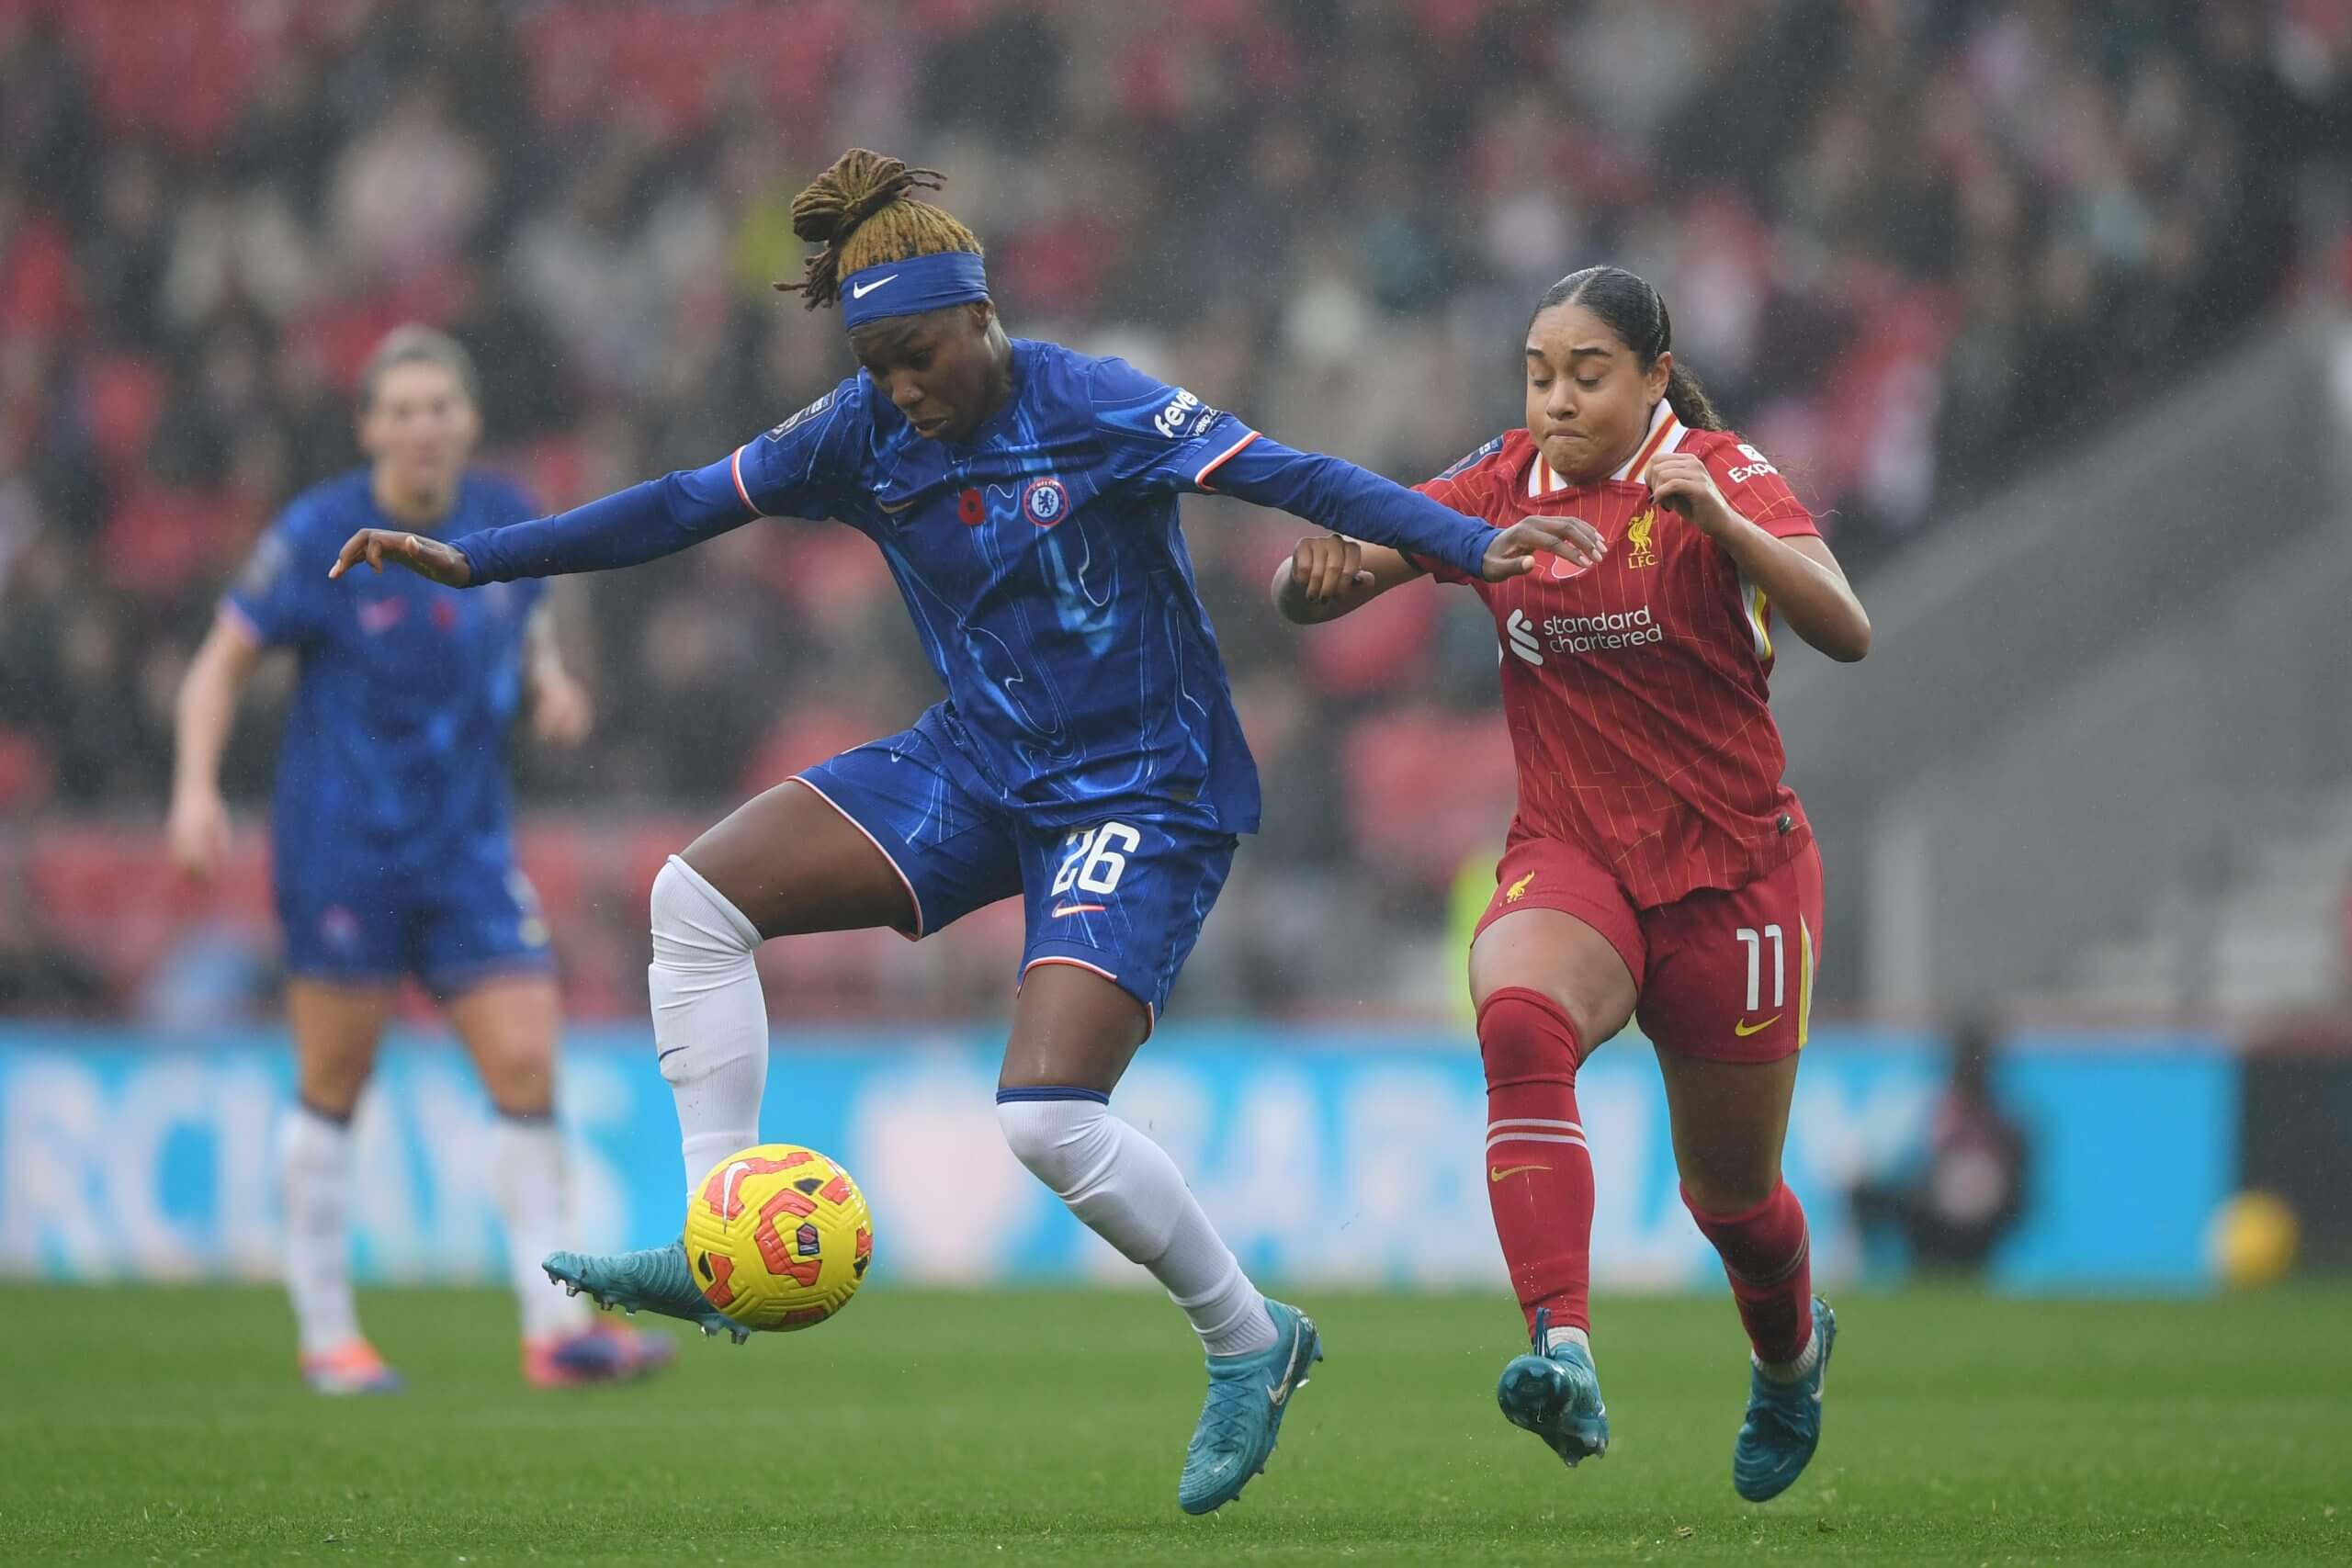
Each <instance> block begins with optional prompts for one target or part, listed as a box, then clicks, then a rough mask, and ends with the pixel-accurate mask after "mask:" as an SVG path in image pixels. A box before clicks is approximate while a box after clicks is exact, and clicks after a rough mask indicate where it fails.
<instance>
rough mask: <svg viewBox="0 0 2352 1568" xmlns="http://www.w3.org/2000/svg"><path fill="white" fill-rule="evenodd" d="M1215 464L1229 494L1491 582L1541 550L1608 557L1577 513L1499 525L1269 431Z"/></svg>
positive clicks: (1585, 560)
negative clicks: (1306, 449)
mask: <svg viewBox="0 0 2352 1568" xmlns="http://www.w3.org/2000/svg"><path fill="white" fill-rule="evenodd" d="M1214 472H1215V475H1216V489H1217V490H1218V491H1222V492H1224V493H1225V494H1227V495H1231V496H1235V497H1238V499H1240V500H1242V501H1246V502H1250V503H1251V504H1252V505H1255V506H1270V507H1272V508H1274V509H1275V510H1277V511H1281V512H1287V513H1290V514H1291V515H1292V516H1294V517H1304V518H1306V520H1307V521H1308V522H1310V523H1317V524H1320V525H1323V526H1324V527H1326V528H1329V529H1330V530H1331V531H1332V532H1333V533H1341V532H1344V533H1346V534H1348V535H1350V536H1353V537H1357V538H1362V539H1368V540H1371V541H1372V542H1374V543H1375V544H1381V545H1386V546H1389V547H1392V548H1394V549H1397V550H1400V551H1409V552H1411V553H1413V554H1415V555H1419V556H1424V557H1427V558H1430V559H1432V560H1439V561H1443V562H1445V563H1446V564H1447V565H1449V566H1452V567H1453V568H1455V569H1456V570H1459V571H1461V572H1462V573H1463V574H1464V576H1466V577H1476V578H1484V579H1485V580H1486V581H1488V582H1501V581H1505V580H1507V579H1509V578H1513V577H1518V576H1521V575H1522V574H1523V573H1526V572H1529V571H1532V570H1534V567H1535V557H1536V556H1537V554H1539V553H1548V554H1552V555H1562V556H1566V557H1567V558H1569V559H1571V560H1574V561H1577V563H1579V564H1580V565H1585V566H1590V565H1592V564H1594V563H1596V562H1597V561H1599V560H1600V552H1601V548H1602V547H1601V544H1600V535H1599V534H1597V533H1595V532H1594V531H1593V530H1592V528H1591V527H1590V526H1589V525H1586V524H1584V523H1581V522H1578V521H1577V520H1576V519H1574V518H1563V517H1531V518H1529V519H1527V520H1526V521H1524V522H1521V523H1517V524H1514V525H1511V526H1510V527H1509V528H1502V529H1497V528H1493V527H1490V526H1488V525H1487V524H1485V523H1483V522H1480V521H1478V520H1476V519H1475V518H1470V517H1464V515H1462V513H1458V512H1456V511H1454V510H1453V509H1452V508H1451V507H1447V506H1443V505H1441V504H1440V503H1438V502H1434V501H1431V500H1430V498H1429V497H1428V496H1426V495H1423V494H1421V493H1420V492H1419V491H1410V490H1407V489H1406V488H1405V487H1404V486H1403V485H1400V484H1398V483H1397V482H1396V481H1395V480H1393V479H1383V478H1382V477H1381V476H1380V475H1378V474H1375V473H1374V472H1373V471H1372V470H1371V469H1369V468H1358V467H1356V465H1354V464H1353V463H1351V462H1348V461H1347V460H1346V459H1344V458H1340V457H1326V456H1324V455H1322V454H1321V453H1317V452H1299V451H1295V450H1293V449H1292V448H1290V447H1288V446H1283V445H1282V444H1281V443H1280V442H1277V441H1270V440H1267V439H1266V438H1265V437H1263V436H1259V437H1257V438H1256V439H1254V440H1252V441H1250V444H1249V445H1248V446H1243V447H1242V448H1240V449H1239V450H1238V451H1237V452H1235V453H1234V454H1233V455H1232V457H1230V458H1228V459H1227V461H1225V462H1224V463H1222V464H1220V465H1219V466H1217V468H1216V469H1215V470H1214Z"/></svg>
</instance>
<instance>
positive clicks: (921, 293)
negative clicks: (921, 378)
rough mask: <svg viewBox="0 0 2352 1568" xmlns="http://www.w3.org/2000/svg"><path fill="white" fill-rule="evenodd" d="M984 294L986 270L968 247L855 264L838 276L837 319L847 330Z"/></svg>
mask: <svg viewBox="0 0 2352 1568" xmlns="http://www.w3.org/2000/svg"><path fill="white" fill-rule="evenodd" d="M988 297H989V275H988V269H987V268H985V267H983V266H982V265H980V258H979V257H978V256H976V255H974V254H972V253H971V252H969V251H943V252H941V253H939V254H936V255H928V256H910V257H909V258H908V259H906V260H905V261H895V262H884V263H882V264H881V265H878V266H868V267H860V268H859V269H858V270H857V271H855V272H853V273H851V274H850V275H849V276H847V277H844V278H842V290H841V302H842V321H843V323H844V324H846V325H847V326H848V327H849V329H850V330H851V331H853V332H854V331H855V330H856V329H857V328H859V327H862V326H864V325H865V323H866V322H868V321H880V320H881V319H882V318H883V317H885V316H914V315H920V314H922V312H923V311H925V310H938V309H939V308H940V307H941V306H942V305H961V304H963V303H964V302H965V301H966V300H967V299H987V298H988Z"/></svg>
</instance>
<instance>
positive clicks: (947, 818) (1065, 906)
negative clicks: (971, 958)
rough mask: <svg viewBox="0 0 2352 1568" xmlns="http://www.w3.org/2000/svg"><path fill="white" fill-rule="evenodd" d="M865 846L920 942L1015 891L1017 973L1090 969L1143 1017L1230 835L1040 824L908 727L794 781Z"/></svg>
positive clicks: (1197, 930) (1143, 824)
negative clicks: (1041, 967) (891, 883)
mask: <svg viewBox="0 0 2352 1568" xmlns="http://www.w3.org/2000/svg"><path fill="white" fill-rule="evenodd" d="M797 777H798V778H799V780H800V782H801V783H802V784H807V785H808V786H809V788H810V789H812V790H814V791H816V792H817V794H818V795H820V796H821V797H823V799H824V800H825V802H826V804H828V805H830V806H831V807H833V809H834V810H836V811H838V812H840V813H841V814H842V816H844V817H846V818H849V819H850V822H851V824H852V825H853V826H854V827H855V828H856V829H858V830H859V831H860V832H862V833H864V834H865V836H866V837H867V838H868V839H870V840H873V841H874V847H875V848H876V849H878V850H880V851H881V852H882V853H883V856H884V858H886V859H887V860H888V861H889V863H890V864H891V866H892V868H893V869H895V870H896V871H897V872H898V874H899V881H901V882H903V883H905V884H906V885H907V893H908V895H909V897H911V898H912V899H913V901H914V909H915V917H914V926H913V929H912V930H910V931H908V932H907V933H906V934H907V935H909V936H910V937H918V938H919V937H924V936H928V935H930V934H931V933H932V932H933V931H938V930H940V929H942V928H943V927H944V926H946V925H948V924H950V923H952V922H953V921H955V920H957V919H961V918H963V917H964V916H966V915H968V914H970V913H971V912H972V911H973V910H975V909H978V908H984V907H986V906H987V905H989V904H993V903H995V902H996V901H997V900H998V899H1000V898H1010V897H1013V896H1014V895H1015V894H1018V895H1020V896H1021V898H1022V904H1023V914H1024V916H1025V917H1026V928H1025V932H1026V934H1025V936H1024V939H1023V946H1022V951H1021V973H1022V974H1023V975H1026V974H1027V973H1028V972H1029V971H1030V970H1031V969H1034V968H1035V967H1036V966H1037V965H1038V964H1077V965H1078V966H1079V967H1080V968H1082V969H1091V970H1092V971H1094V973H1096V974H1097V975H1100V976H1103V978H1104V979H1106V980H1109V981H1110V982H1112V983H1113V984H1114V985H1115V986H1117V987H1119V988H1120V989H1121V990H1123V991H1125V992H1126V993H1127V994H1128V995H1129V996H1132V997H1134V998H1136V1000H1137V1001H1139V1002H1141V1003H1143V1005H1144V1010H1145V1011H1146V1012H1147V1013H1148V1015H1149V1017H1150V1019H1151V1021H1152V1022H1154V1023H1157V1022H1158V1021H1159V1015H1160V1014H1161V1013H1162V1012H1164V1011H1166V1010H1167V1007H1168V991H1169V987H1171V986H1173V985H1175V983H1176V976H1177V973H1178V971H1180V970H1182V968H1183V967H1184V960H1185V959H1186V958H1188V957H1190V956H1191V955H1192V952H1193V943H1194V942H1198V941H1199V940H1200V935H1201V923H1202V922H1203V921H1204V920H1206V919H1208V914H1209V908H1210V906H1212V905H1214V904H1215V903H1216V896H1217V894H1218V892H1219V891H1220V890H1222V889H1223V887H1224V886H1225V874H1226V872H1227V870H1228V869H1230V868H1231V866H1232V864H1233V851H1234V848H1235V846H1236V844H1238V842H1239V840H1237V839H1235V838H1234V836H1233V835H1232V834H1230V833H1220V832H1215V831H1212V830H1209V829H1202V828H1196V827H1193V826H1190V825H1187V824H1184V823H1171V822H1168V821H1165V820H1161V819H1156V818H1150V817H1145V816H1140V815H1137V814H1135V813H1133V812H1130V813H1127V814H1125V815H1123V816H1119V817H1117V818H1104V819H1103V820H1102V821H1100V822H1094V823H1090V824H1087V825H1085V826H1083V827H1077V828H1043V827H1033V826H1031V825H1029V824H1027V823H1024V822H1023V821H1022V820H1021V818H1019V817H1018V816H1017V815H1016V814H1015V813H1013V812H1012V811H1010V810H1008V809H1006V808H1005V807H1002V806H1001V805H998V804H997V803H995V802H993V801H989V800H984V799H982V798H981V797H980V796H979V795H977V794H976V793H975V792H974V791H973V790H971V789H970V788H969V787H967V785H966V784H965V783H964V781H963V778H962V776H961V775H960V774H959V773H957V772H956V771H955V770H954V769H953V768H951V767H950V766H949V765H948V763H947V761H946V759H945V758H944V757H943V756H942V755H941V752H940V748H939V746H938V744H937V743H936V742H934V741H933V739H932V738H931V737H930V736H929V735H927V734H925V733H923V732H922V730H921V729H920V728H917V729H908V730H902V731H900V732H899V734H897V735H893V736H890V737H888V739H882V740H876V741H872V742H869V743H868V744H866V745H864V746H859V747H855V748H853V749H852V750H847V751H844V752H842V754H841V755H840V756H838V757H835V758H834V759H832V761H829V762H820V763H819V764H818V765H817V766H816V767H813V768H810V769H809V770H808V771H807V772H805V773H800V774H798V775H797Z"/></svg>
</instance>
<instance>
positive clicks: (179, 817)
mask: <svg viewBox="0 0 2352 1568" xmlns="http://www.w3.org/2000/svg"><path fill="white" fill-rule="evenodd" d="M164 837H165V838H166V839H167V840H169V841H170V844H171V851H172V863H173V864H174V865H175V866H177V867H179V869H180V870H181V871H182V872H185V873H186V874H187V875H189V876H192V877H194V878H195V879H196V880H197V881H198V882H209V881H211V880H212V874H213V873H214V872H216V871H218V870H219V869H220V863H222V862H223V861H225V860H227V859H228V858H229V807H228V804H227V803H226V802H225V801H223V800H222V799H221V798H220V791H218V790H202V791H198V790H184V791H177V792H175V793H174V795H172V815H171V819H170V821H169V822H168V823H166V824H165V826H164Z"/></svg>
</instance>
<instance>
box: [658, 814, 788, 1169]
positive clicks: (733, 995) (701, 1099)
mask: <svg viewBox="0 0 2352 1568" xmlns="http://www.w3.org/2000/svg"><path fill="white" fill-rule="evenodd" d="M759 945H760V933H759V931H758V930H757V929H756V928H754V927H753V926H752V922H751V921H749V920H747V919H744V918H743V913H742V911H741V910H740V909H738V908H735V906H734V905H732V904H730V903H729V902H728V901H727V899H726V897H725V896H723V895H722V894H721V893H720V892H719V891H718V888H716V887H713V886H711V885H710V884H709V883H708V882H707V881H705V880H704V879H703V877H702V874H700V873H699V872H697V871H695V868H694V867H692V866H690V865H688V864H687V863H685V862H684V861H682V860H680V859H679V858H678V857H677V856H675V855H672V856H671V857H670V863H668V864H667V865H664V866H663V867H662V872H661V874H660V875H658V876H656V877H655V878H654V879H653V963H652V964H651V965H650V966H649V967H648V968H647V970H646V972H645V980H646V988H647V990H648V991H649V992H650V993H651V995H652V998H653V1048H654V1050H655V1051H656V1052H657V1053H658V1054H659V1059H660V1061H661V1065H662V1077H664V1078H666V1079H668V1080H669V1083H670V1090H671V1093H672V1094H673V1096H674V1097H675V1098H676V1100H677V1102H678V1137H679V1143H680V1145H681V1148H682V1150H683V1152H684V1156H685V1165H686V1191H687V1193H688V1194H689V1195H691V1194H692V1193H693V1191H694V1190H695V1187H696V1185H698V1184H699V1183H700V1182H701V1180H702V1179H703V1178H704V1177H706V1176H708V1175H709V1174H710V1168H711V1167H713V1166H715V1165H717V1164H718V1162H719V1161H720V1160H723V1159H725V1158H726V1157H727V1156H729V1155H731V1154H734V1153H737V1152H738V1151H740V1150H742V1149H747V1148H749V1147H751V1146H752V1145H753V1144H756V1143H758V1142H759V1141H760V1096H761V1095H762V1094H763V1092H764V1091H765V1090H766V1089H767V1081H768V1006H767V998H766V997H765V996H764V995H763V994H762V992H761V990H760V971H759V968H758V965H757V964H754V963H753V962H752V953H753V952H755V951H756V950H757V949H758V947H759Z"/></svg>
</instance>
